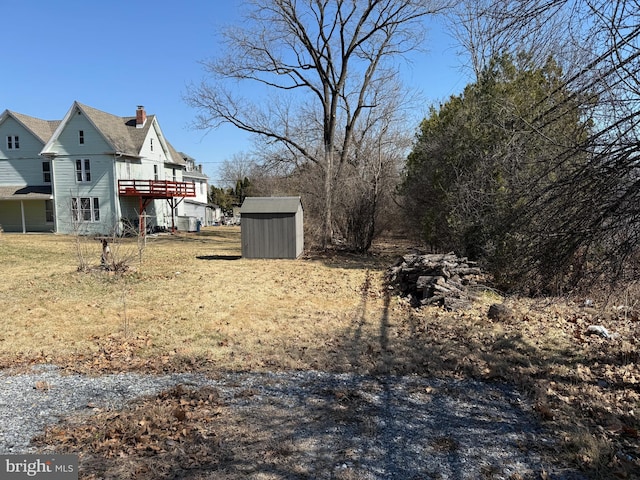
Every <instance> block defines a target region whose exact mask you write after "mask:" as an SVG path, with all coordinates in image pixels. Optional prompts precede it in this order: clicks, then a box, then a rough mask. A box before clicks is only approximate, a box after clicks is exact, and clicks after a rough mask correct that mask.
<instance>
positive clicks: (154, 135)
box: [0, 102, 206, 234]
mask: <svg viewBox="0 0 640 480" xmlns="http://www.w3.org/2000/svg"><path fill="white" fill-rule="evenodd" d="M186 168H187V162H186V161H185V159H184V156H183V155H181V154H180V153H178V152H177V151H176V150H175V149H174V148H173V146H172V145H171V144H170V143H169V142H168V141H167V140H166V138H165V137H164V135H163V133H162V130H161V128H160V125H159V123H158V120H157V118H156V116H155V115H147V114H146V111H145V109H144V107H142V106H138V107H137V109H136V111H135V115H134V116H130V117H119V116H116V115H112V114H109V113H106V112H103V111H100V110H97V109H95V108H92V107H89V106H87V105H83V104H81V103H78V102H74V103H73V105H72V106H71V108H70V109H69V111H68V112H67V114H66V115H65V116H64V118H63V119H62V120H61V121H45V120H41V119H37V118H34V117H29V116H27V115H22V114H18V113H15V112H11V111H8V110H7V111H5V112H4V113H2V115H0V225H2V228H3V229H4V230H5V231H17V232H19V231H22V232H34V231H53V232H59V233H72V232H78V233H96V234H98V233H99V234H110V233H113V232H117V233H122V232H124V231H125V230H126V228H127V226H129V225H133V226H139V225H140V222H142V224H143V225H145V226H146V227H147V229H149V228H161V229H162V228H166V229H170V228H173V227H174V226H175V222H176V218H177V217H179V216H181V215H185V213H186V210H187V207H186V204H185V202H184V201H185V199H196V198H197V195H198V193H197V191H196V190H197V189H196V184H195V182H194V181H193V180H192V179H189V178H185V177H184V173H185V170H186ZM200 180H203V181H204V180H206V179H204V178H203V179H200ZM200 180H199V181H200ZM198 188H200V187H198ZM204 190H205V192H206V187H205V188H204ZM205 198H206V197H205ZM205 201H206V200H205Z"/></svg>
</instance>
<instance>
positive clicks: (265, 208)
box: [240, 197, 304, 259]
mask: <svg viewBox="0 0 640 480" xmlns="http://www.w3.org/2000/svg"><path fill="white" fill-rule="evenodd" d="M240 218H241V225H242V226H241V234H240V235H241V239H242V256H243V257H245V258H289V259H295V258H298V257H299V256H300V255H301V254H302V252H303V250H304V230H303V209H302V203H301V201H300V197H247V198H245V200H244V202H243V203H242V208H241V209H240Z"/></svg>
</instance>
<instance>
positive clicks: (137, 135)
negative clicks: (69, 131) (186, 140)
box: [43, 102, 185, 165]
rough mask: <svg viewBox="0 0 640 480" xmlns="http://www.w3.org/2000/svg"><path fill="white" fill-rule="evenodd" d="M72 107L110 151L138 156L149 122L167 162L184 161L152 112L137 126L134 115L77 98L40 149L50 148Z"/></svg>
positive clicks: (45, 150) (180, 163) (147, 131)
mask: <svg viewBox="0 0 640 480" xmlns="http://www.w3.org/2000/svg"><path fill="white" fill-rule="evenodd" d="M76 110H79V111H81V112H82V113H83V114H84V115H85V117H87V119H88V120H89V121H90V122H91V124H92V125H93V126H94V127H95V128H96V130H97V131H98V132H99V133H100V134H101V135H102V136H103V137H104V139H105V141H106V142H107V143H108V144H109V145H110V146H111V147H112V148H113V151H114V152H118V153H119V154H122V155H124V156H129V157H140V152H141V150H142V147H143V145H144V141H145V140H146V138H147V135H148V133H149V129H150V128H151V127H152V126H153V128H155V129H156V130H157V132H158V133H159V137H160V142H161V143H162V145H163V148H164V150H165V152H167V158H168V161H169V163H174V164H176V165H184V163H185V162H184V159H183V158H182V156H180V155H179V154H178V153H177V151H176V150H175V149H174V148H173V147H172V146H171V145H170V144H169V142H167V141H166V140H165V139H164V136H163V135H162V134H161V131H160V126H159V125H158V121H157V118H156V116H155V115H147V117H146V121H145V123H144V126H143V127H142V128H138V127H137V126H136V117H135V116H132V117H119V116H117V115H113V114H111V113H107V112H103V111H102V110H98V109H97V108H93V107H90V106H88V105H84V104H82V103H80V102H74V103H73V105H72V107H71V109H69V111H68V112H67V114H66V115H65V118H64V119H63V120H62V122H60V123H61V125H60V126H59V127H58V128H57V129H56V131H55V132H54V134H53V136H51V138H50V139H49V141H48V143H47V145H45V148H44V150H43V153H48V152H50V148H51V146H52V144H53V142H54V141H55V140H56V138H57V137H58V135H60V133H61V131H62V129H63V128H64V127H63V125H64V124H65V123H66V122H67V121H68V120H69V117H70V116H71V115H72V114H73V113H74V112H75V111H76ZM52 153H53V152H52Z"/></svg>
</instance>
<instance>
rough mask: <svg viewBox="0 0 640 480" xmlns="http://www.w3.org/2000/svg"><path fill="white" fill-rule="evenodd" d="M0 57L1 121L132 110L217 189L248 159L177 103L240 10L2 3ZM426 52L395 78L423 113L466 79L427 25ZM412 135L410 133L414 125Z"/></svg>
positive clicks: (227, 3) (190, 2) (191, 4)
mask: <svg viewBox="0 0 640 480" xmlns="http://www.w3.org/2000/svg"><path fill="white" fill-rule="evenodd" d="M1 5H2V12H3V22H2V33H3V38H4V39H5V56H4V62H3V68H2V74H0V112H1V111H4V110H5V109H9V110H12V111H15V112H19V113H23V114H26V115H31V116H34V117H38V118H42V119H45V120H56V119H61V118H62V117H63V116H64V115H65V114H66V112H67V110H68V109H69V108H70V107H71V104H72V103H73V101H74V100H77V101H79V102H81V103H84V104H86V105H90V106H92V107H94V108H97V109H100V110H103V111H106V112H109V113H112V114H114V115H119V116H129V115H131V116H133V115H135V109H136V106H137V105H144V106H145V109H146V111H147V113H149V114H155V115H157V116H158V121H159V122H160V126H161V128H162V130H163V133H164V135H165V137H166V138H168V139H169V141H170V142H171V143H172V144H173V145H174V146H175V147H176V148H177V149H178V150H181V151H183V152H185V153H187V154H188V155H190V156H192V157H194V158H195V159H196V160H197V161H198V163H202V164H203V168H204V171H205V173H206V174H207V175H209V177H210V183H212V184H216V183H218V182H217V179H218V171H217V169H218V167H219V166H220V164H221V163H222V162H223V161H224V160H227V159H230V158H231V157H232V156H233V155H234V154H236V153H240V152H246V151H249V150H250V149H251V142H250V139H249V137H247V136H246V135H245V134H244V133H242V132H240V131H238V130H235V129H233V128H231V127H222V128H220V129H217V130H214V131H211V132H208V133H205V132H202V131H197V130H194V129H192V128H190V126H189V125H190V123H191V122H192V121H193V118H194V116H195V113H196V112H195V111H194V110H193V109H191V108H190V107H189V106H188V105H186V103H185V102H184V100H183V98H184V95H185V93H186V90H187V87H188V85H189V84H190V83H192V82H195V83H197V82H199V81H200V80H201V79H202V78H203V77H204V71H203V69H202V66H201V64H200V63H199V62H201V61H202V60H206V59H207V58H209V57H211V56H213V55H215V54H216V51H217V49H218V48H219V45H218V43H217V38H218V37H217V35H216V29H217V28H219V27H221V26H224V25H228V24H230V23H233V22H237V21H238V19H239V16H238V8H239V5H240V0H182V1H181V2H177V1H175V0H172V1H169V0H156V1H150V0H136V1H130V0H129V1H124V0H110V1H108V2H94V1H86V0H58V1H51V0H3V1H2V4H1ZM425 47H426V51H425V52H421V53H419V54H417V55H415V61H414V62H413V64H412V65H410V66H408V67H407V68H405V69H404V70H403V76H404V80H405V82H406V83H407V84H409V85H410V86H412V87H414V88H417V89H419V90H421V91H422V95H423V97H424V99H425V101H424V110H423V111H422V112H416V118H418V119H419V118H421V117H422V115H423V114H424V113H425V112H426V111H427V108H428V106H429V104H431V103H438V102H440V101H441V100H444V99H446V98H448V97H449V96H450V95H453V94H458V93H460V92H461V91H462V90H463V89H464V87H465V85H466V83H467V81H468V78H467V77H466V76H465V73H464V71H463V69H461V63H460V60H459V58H458V57H457V56H456V48H455V46H454V41H453V39H452V38H450V37H449V36H448V35H447V33H446V31H444V29H443V27H442V26H440V25H439V24H438V23H433V24H431V27H430V30H429V33H428V37H427V45H426V46H425ZM416 126H417V125H416Z"/></svg>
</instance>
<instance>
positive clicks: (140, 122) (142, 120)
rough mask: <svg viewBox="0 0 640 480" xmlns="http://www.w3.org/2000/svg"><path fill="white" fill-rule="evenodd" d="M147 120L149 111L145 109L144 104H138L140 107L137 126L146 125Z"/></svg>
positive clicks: (137, 113) (137, 114)
mask: <svg viewBox="0 0 640 480" xmlns="http://www.w3.org/2000/svg"><path fill="white" fill-rule="evenodd" d="M146 121H147V112H145V111H144V106H143V105H138V109H137V110H136V128H142V127H144V124H145V122H146Z"/></svg>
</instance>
